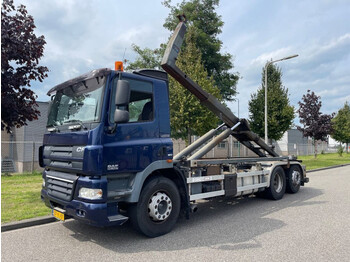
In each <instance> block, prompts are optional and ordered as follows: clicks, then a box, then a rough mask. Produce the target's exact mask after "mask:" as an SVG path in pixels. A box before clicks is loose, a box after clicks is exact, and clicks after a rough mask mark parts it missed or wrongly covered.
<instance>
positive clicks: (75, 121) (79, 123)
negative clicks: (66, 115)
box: [63, 119, 87, 130]
mask: <svg viewBox="0 0 350 262" xmlns="http://www.w3.org/2000/svg"><path fill="white" fill-rule="evenodd" d="M68 123H78V125H72V126H69V127H68V129H71V130H73V129H80V128H83V129H84V130H87V127H86V126H85V125H84V124H83V121H81V120H78V119H72V120H67V121H64V122H63V124H68Z"/></svg>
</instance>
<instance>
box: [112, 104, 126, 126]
mask: <svg viewBox="0 0 350 262" xmlns="http://www.w3.org/2000/svg"><path fill="white" fill-rule="evenodd" d="M114 122H115V123H117V124H118V123H127V122H129V112H128V111H126V110H124V109H119V108H116V109H115V112H114Z"/></svg>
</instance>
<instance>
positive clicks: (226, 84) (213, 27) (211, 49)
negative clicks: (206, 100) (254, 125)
mask: <svg viewBox="0 0 350 262" xmlns="http://www.w3.org/2000/svg"><path fill="white" fill-rule="evenodd" d="M163 4H164V6H166V7H168V8H169V9H170V14H169V15H168V17H167V19H166V21H165V23H164V27H165V28H167V29H169V30H170V31H171V32H173V31H174V29H175V27H176V25H177V24H178V18H177V15H179V14H185V15H186V19H187V20H188V24H190V25H191V26H192V27H193V28H194V32H193V33H194V34H195V41H196V42H195V45H196V46H197V48H199V50H200V52H201V53H202V61H203V64H204V68H205V69H206V71H207V72H208V74H209V76H213V79H214V81H215V84H216V86H217V87H218V88H219V89H220V93H221V96H222V97H223V99H224V100H226V101H232V100H233V96H234V95H235V94H236V84H237V81H238V79H239V75H238V73H231V70H232V69H233V63H232V55H231V54H229V53H224V54H222V53H221V48H222V45H223V43H222V41H221V40H220V39H219V38H218V35H219V34H220V33H221V32H222V31H221V29H222V27H223V25H224V22H223V21H222V19H221V16H220V15H218V14H217V13H216V10H215V9H216V8H217V7H218V6H219V0H188V1H183V2H181V3H180V4H177V5H171V1H170V0H165V1H164V2H163Z"/></svg>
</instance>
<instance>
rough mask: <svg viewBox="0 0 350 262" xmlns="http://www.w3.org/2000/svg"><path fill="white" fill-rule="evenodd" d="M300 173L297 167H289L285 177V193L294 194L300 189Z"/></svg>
mask: <svg viewBox="0 0 350 262" xmlns="http://www.w3.org/2000/svg"><path fill="white" fill-rule="evenodd" d="M301 177H302V172H301V169H300V167H299V166H297V165H293V166H291V167H290V169H289V172H288V176H287V192H288V193H291V194H294V193H297V192H298V191H299V189H300V184H301Z"/></svg>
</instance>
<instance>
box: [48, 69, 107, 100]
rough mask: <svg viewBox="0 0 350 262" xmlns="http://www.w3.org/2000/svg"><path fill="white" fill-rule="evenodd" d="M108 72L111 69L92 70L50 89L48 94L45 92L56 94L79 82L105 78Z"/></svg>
mask: <svg viewBox="0 0 350 262" xmlns="http://www.w3.org/2000/svg"><path fill="white" fill-rule="evenodd" d="M110 72H111V69H109V68H100V69H96V70H93V71H91V72H88V73H86V74H83V75H81V76H78V77H76V78H73V79H70V80H68V81H66V82H64V83H62V84H59V85H57V86H55V87H53V88H51V89H50V90H49V92H47V95H51V94H52V93H53V92H57V91H59V90H62V89H64V88H66V87H68V86H73V85H75V84H77V83H79V82H83V81H87V80H89V79H93V78H96V77H101V76H106V75H108V74H109V73H110Z"/></svg>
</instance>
